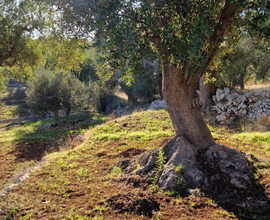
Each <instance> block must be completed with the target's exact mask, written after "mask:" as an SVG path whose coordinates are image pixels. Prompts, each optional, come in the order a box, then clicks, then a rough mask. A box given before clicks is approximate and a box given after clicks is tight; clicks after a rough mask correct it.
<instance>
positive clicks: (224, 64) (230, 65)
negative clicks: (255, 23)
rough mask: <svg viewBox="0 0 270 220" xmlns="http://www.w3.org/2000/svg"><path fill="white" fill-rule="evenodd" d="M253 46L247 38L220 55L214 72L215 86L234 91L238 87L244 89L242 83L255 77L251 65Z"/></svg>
mask: <svg viewBox="0 0 270 220" xmlns="http://www.w3.org/2000/svg"><path fill="white" fill-rule="evenodd" d="M254 50H255V45H254V43H253V41H252V40H251V39H249V38H248V37H247V36H245V37H243V38H242V40H241V41H240V43H238V44H237V45H235V46H234V47H233V48H232V49H228V50H227V51H226V53H225V55H222V54H220V57H219V60H218V68H217V72H216V78H217V82H216V86H217V87H220V88H224V87H229V88H231V89H234V88H235V87H236V86H240V87H241V88H242V89H244V83H246V82H247V81H251V80H252V79H254V78H255V77H256V75H255V71H254V68H253V65H252V62H253V61H254Z"/></svg>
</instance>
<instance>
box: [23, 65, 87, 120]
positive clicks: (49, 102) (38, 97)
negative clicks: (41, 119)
mask: <svg viewBox="0 0 270 220" xmlns="http://www.w3.org/2000/svg"><path fill="white" fill-rule="evenodd" d="M27 85H28V89H27V91H26V102H27V104H28V105H29V107H30V108H31V109H32V110H33V111H34V112H35V113H37V114H41V115H43V116H45V115H46V114H47V113H48V111H52V112H53V113H54V114H55V119H56V121H57V122H58V123H59V122H60V121H59V117H58V110H60V109H66V110H67V111H68V114H69V112H70V110H71V109H75V110H76V109H78V108H81V107H83V105H84V101H85V95H86V93H85V86H84V84H83V83H81V82H80V81H79V80H78V79H77V78H76V77H74V76H73V75H72V74H71V73H68V74H67V75H63V74H62V73H56V74H53V73H52V72H50V71H45V70H39V71H38V72H37V74H36V76H35V77H34V78H33V79H32V80H29V81H27Z"/></svg>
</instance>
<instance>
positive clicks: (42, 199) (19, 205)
mask: <svg viewBox="0 0 270 220" xmlns="http://www.w3.org/2000/svg"><path fill="white" fill-rule="evenodd" d="M73 117H75V116H73ZM96 117H97V115H96ZM102 119H103V120H104V118H100V120H102ZM92 120H94V118H92ZM100 122H101V121H100ZM50 123H52V121H43V122H36V123H25V124H18V125H17V127H12V128H10V129H9V130H6V132H7V133H6V135H5V136H4V134H2V136H1V140H2V141H3V138H4V137H5V142H7V143H8V142H9V143H12V141H13V143H14V141H15V139H14V138H12V136H14V137H18V135H19V136H20V137H21V140H28V141H30V142H31V141H34V137H36V138H35V139H36V140H37V137H38V135H40V136H39V139H38V140H39V141H38V142H36V147H38V146H39V145H40V143H42V141H40V139H42V140H44V141H45V140H46V141H51V139H49V137H50V138H52V139H54V141H56V140H58V141H59V139H58V138H57V137H59V136H61V135H62V137H64V135H67V133H68V132H69V133H71V135H74V134H75V133H76V131H79V133H82V132H84V131H85V130H84V127H83V126H81V127H80V129H79V128H76V129H75V128H73V129H71V130H67V131H57V132H59V133H57V132H56V131H50V130H48V131H46V132H42V133H39V132H38V128H41V127H42V126H45V125H46V124H50ZM209 128H210V129H211V131H212V133H213V135H214V138H215V139H216V142H218V143H220V144H224V145H226V146H229V147H231V148H235V149H237V150H239V151H241V152H243V153H244V154H245V156H246V157H247V158H248V159H249V161H250V164H251V165H252V166H253V169H254V176H255V178H256V179H257V184H258V187H259V189H260V191H259V192H257V194H258V196H264V198H263V200H262V201H261V202H262V203H263V202H266V205H264V206H258V205H257V206H250V207H247V206H246V207H243V206H241V204H240V205H239V206H236V207H231V206H229V205H228V204H229V203H230V202H234V201H236V200H237V199H238V200H239V198H240V199H241V198H242V197H241V196H242V194H241V193H243V194H245V191H241V192H237V191H232V190H230V189H229V188H226V187H225V186H222V183H221V182H220V184H221V185H220V186H219V185H217V186H211V188H210V189H195V191H196V192H198V193H194V194H192V195H188V194H186V193H185V190H184V189H185V188H186V187H187V186H186V185H185V183H184V182H182V181H181V178H179V184H177V186H179V187H178V189H176V190H175V191H172V192H163V191H162V190H160V189H159V188H158V186H156V187H153V185H147V184H141V183H139V182H138V181H136V180H134V181H133V182H130V183H128V182H125V181H121V180H122V179H123V177H124V175H123V172H122V170H121V168H120V167H114V168H113V165H114V164H116V163H117V162H118V161H120V160H125V159H128V158H132V157H134V156H136V155H138V154H140V153H142V152H144V151H146V150H149V149H152V148H155V147H157V146H158V145H159V144H160V142H161V141H162V140H163V139H164V138H167V137H171V136H174V135H175V133H174V129H173V127H172V123H171V121H170V118H169V115H168V113H167V112H166V111H147V112H141V113H136V114H133V115H130V116H126V117H123V118H118V119H114V120H112V121H109V122H107V123H105V124H102V125H98V126H96V127H95V128H94V129H92V130H90V131H89V132H88V134H87V135H86V136H87V138H86V140H85V141H84V143H83V144H81V145H80V146H78V147H76V148H74V149H69V150H62V151H61V152H58V153H51V154H48V155H47V156H46V157H47V161H46V164H45V166H44V167H42V168H40V169H38V170H36V171H35V172H34V173H33V174H32V176H31V178H30V179H27V180H26V181H25V182H22V183H20V184H19V185H18V186H16V187H15V188H14V189H13V190H12V191H11V193H9V194H8V196H7V197H2V198H1V201H0V202H1V206H0V207H1V208H0V213H1V216H2V217H3V218H9V219H267V218H268V216H269V213H270V210H269V198H270V187H269V183H270V170H269V169H270V163H269V159H270V134H269V133H267V132H266V133H256V132H249V133H246V132H239V131H237V130H235V129H233V130H232V129H231V130H230V129H228V128H225V127H220V126H215V125H214V124H212V125H209ZM243 129H244V130H245V128H243ZM47 132H48V133H50V135H47V134H48V133H47ZM60 132H63V133H60ZM16 135H17V136H16ZM30 137H31V138H30ZM16 140H17V141H18V139H16ZM51 143H52V142H51ZM14 146H15V145H14ZM50 146H52V145H50ZM17 148H18V146H17ZM20 148H21V147H20ZM20 148H18V149H20ZM6 149H7V148H6ZM7 153H8V151H7V150H5V151H3V150H2V151H1V155H2V156H3V154H5V155H6V154H7ZM2 158H3V157H2ZM160 160H161V162H160V166H157V168H156V169H157V170H158V169H159V168H160V167H161V166H162V164H164V161H163V160H165V158H163V157H162V152H160ZM112 168H113V169H112ZM176 169H177V170H176V171H177V172H179V176H181V171H182V170H183V167H181V166H179V167H177V168H176ZM9 178H12V176H9ZM181 190H182V191H181ZM195 195H196V196H195ZM243 198H244V197H243ZM260 199H261V197H258V200H260ZM243 202H246V201H243ZM176 210H177V211H176Z"/></svg>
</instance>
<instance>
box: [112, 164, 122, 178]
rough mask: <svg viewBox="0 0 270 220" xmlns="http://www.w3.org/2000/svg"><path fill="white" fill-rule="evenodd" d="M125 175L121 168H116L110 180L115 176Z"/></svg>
mask: <svg viewBox="0 0 270 220" xmlns="http://www.w3.org/2000/svg"><path fill="white" fill-rule="evenodd" d="M122 173H123V170H122V168H121V167H118V166H114V167H113V169H112V171H111V173H110V174H109V177H110V178H113V177H115V176H118V175H121V174H122Z"/></svg>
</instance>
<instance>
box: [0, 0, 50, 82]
mask: <svg viewBox="0 0 270 220" xmlns="http://www.w3.org/2000/svg"><path fill="white" fill-rule="evenodd" d="M0 8H1V11H0V67H2V68H0V72H4V73H7V72H8V74H9V75H12V76H15V77H17V78H20V77H22V76H25V75H32V73H33V69H35V68H36V67H37V66H39V65H41V64H42V63H43V59H42V53H41V44H40V41H39V40H34V39H33V34H34V31H36V34H37V33H38V32H37V30H41V29H43V28H44V26H46V25H47V23H48V20H49V19H48V18H49V17H50V16H49V14H50V13H49V11H48V8H47V5H46V3H45V2H41V1H30V0H21V1H15V0H3V1H1V2H0ZM45 17H46V18H47V19H45Z"/></svg>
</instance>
